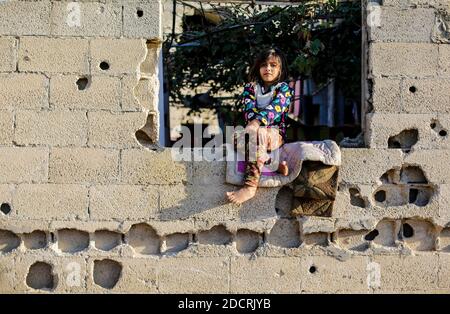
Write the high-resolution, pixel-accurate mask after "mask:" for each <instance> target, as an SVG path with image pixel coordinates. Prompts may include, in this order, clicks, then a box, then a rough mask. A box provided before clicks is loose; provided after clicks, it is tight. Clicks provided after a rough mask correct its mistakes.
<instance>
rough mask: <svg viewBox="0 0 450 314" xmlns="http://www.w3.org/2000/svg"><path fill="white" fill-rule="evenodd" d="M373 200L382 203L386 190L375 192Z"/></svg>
mask: <svg viewBox="0 0 450 314" xmlns="http://www.w3.org/2000/svg"><path fill="white" fill-rule="evenodd" d="M375 200H376V201H377V202H380V203H383V202H384V201H385V200H386V191H384V190H380V191H378V192H376V193H375Z"/></svg>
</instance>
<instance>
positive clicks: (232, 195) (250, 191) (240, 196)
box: [227, 185, 257, 205]
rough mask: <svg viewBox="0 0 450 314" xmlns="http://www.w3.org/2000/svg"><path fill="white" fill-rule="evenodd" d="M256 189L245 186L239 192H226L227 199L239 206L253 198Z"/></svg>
mask: <svg viewBox="0 0 450 314" xmlns="http://www.w3.org/2000/svg"><path fill="white" fill-rule="evenodd" d="M256 189H257V188H256V187H253V186H248V185H246V186H244V187H243V188H242V189H240V190H239V191H234V192H227V197H228V200H229V201H230V202H232V203H234V204H238V205H240V204H242V203H244V202H245V201H248V200H249V199H251V198H252V197H253V196H255V194H256Z"/></svg>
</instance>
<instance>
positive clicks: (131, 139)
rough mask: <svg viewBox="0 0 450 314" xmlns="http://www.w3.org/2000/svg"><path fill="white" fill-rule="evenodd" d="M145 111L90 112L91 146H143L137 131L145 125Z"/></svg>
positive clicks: (89, 142)
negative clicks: (137, 137) (137, 138)
mask: <svg viewBox="0 0 450 314" xmlns="http://www.w3.org/2000/svg"><path fill="white" fill-rule="evenodd" d="M146 118H147V117H146V114H145V113H143V112H125V113H117V114H116V113H111V112H105V111H101V112H88V119H89V141H88V145H89V146H97V147H108V148H130V147H141V145H140V144H139V142H138V141H137V140H136V135H135V133H136V131H137V130H139V129H140V128H141V127H142V126H144V124H145V121H146Z"/></svg>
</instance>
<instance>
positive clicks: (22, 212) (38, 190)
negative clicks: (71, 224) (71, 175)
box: [13, 184, 88, 220]
mask: <svg viewBox="0 0 450 314" xmlns="http://www.w3.org/2000/svg"><path fill="white" fill-rule="evenodd" d="M13 207H14V208H15V210H16V211H17V214H18V216H19V217H20V218H22V219H40V220H52V219H66V220H67V219H87V218H88V194H87V188H86V187H84V186H81V185H72V184H21V185H19V186H18V187H17V190H16V194H15V195H14V199H13Z"/></svg>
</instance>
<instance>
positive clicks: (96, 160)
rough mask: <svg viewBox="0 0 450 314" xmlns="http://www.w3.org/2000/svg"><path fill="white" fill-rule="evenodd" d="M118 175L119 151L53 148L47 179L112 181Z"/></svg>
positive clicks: (84, 181) (74, 181)
mask: <svg viewBox="0 0 450 314" xmlns="http://www.w3.org/2000/svg"><path fill="white" fill-rule="evenodd" d="M118 177H119V151H117V150H103V149H95V148H62V149H61V148H54V149H52V150H51V153H50V162H49V181H50V182H55V183H91V182H97V183H98V182H100V183H113V182H116V181H117V180H118Z"/></svg>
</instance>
